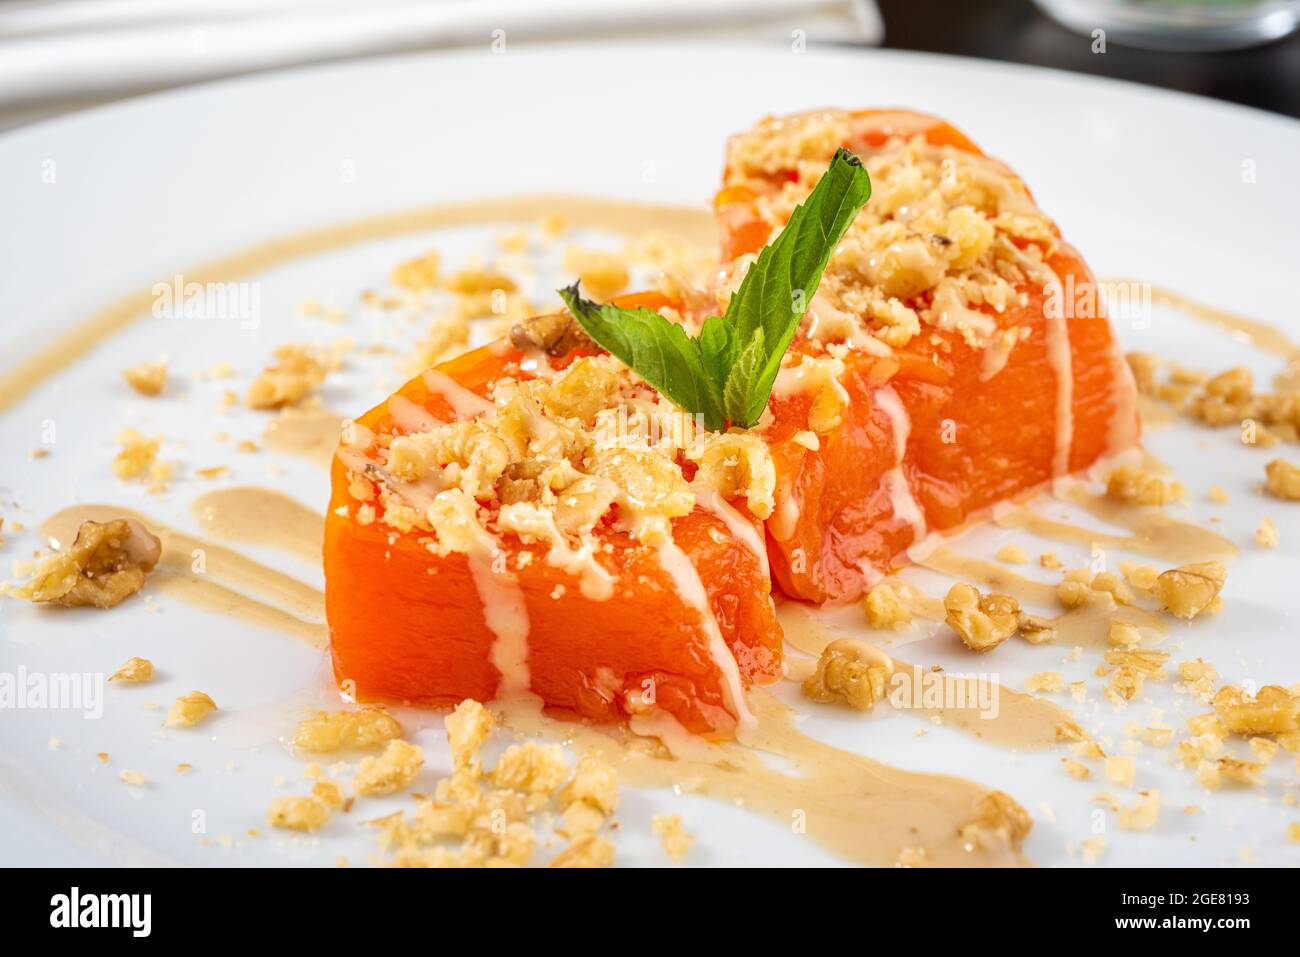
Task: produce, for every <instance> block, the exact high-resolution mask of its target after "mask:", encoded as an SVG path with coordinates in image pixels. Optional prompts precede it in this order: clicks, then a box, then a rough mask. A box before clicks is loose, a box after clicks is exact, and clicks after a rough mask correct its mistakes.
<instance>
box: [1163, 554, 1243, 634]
mask: <svg viewBox="0 0 1300 957" xmlns="http://www.w3.org/2000/svg"><path fill="white" fill-rule="evenodd" d="M1227 579H1228V570H1227V569H1226V568H1224V567H1223V566H1222V565H1221V564H1219V563H1218V562H1200V563H1197V564H1193V565H1180V566H1179V567H1178V568H1171V569H1170V570H1169V571H1167V572H1162V573H1161V574H1160V577H1159V578H1157V579H1156V593H1157V595H1158V596H1159V599H1160V604H1161V605H1162V606H1163V607H1164V608H1167V609H1168V610H1169V611H1170V612H1171V613H1172V614H1173V615H1174V616H1175V617H1178V618H1183V619H1186V620H1189V621H1190V620H1191V619H1193V618H1195V617H1196V616H1197V615H1199V614H1201V612H1203V611H1206V610H1207V609H1210V608H1211V606H1212V605H1213V604H1214V601H1215V599H1216V598H1218V597H1219V592H1220V591H1221V590H1222V589H1223V583H1224V582H1225V581H1227Z"/></svg>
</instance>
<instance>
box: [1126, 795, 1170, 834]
mask: <svg viewBox="0 0 1300 957" xmlns="http://www.w3.org/2000/svg"><path fill="white" fill-rule="evenodd" d="M1139 794H1140V795H1141V797H1140V800H1139V801H1138V802H1137V803H1136V804H1134V805H1133V806H1132V807H1126V808H1120V812H1119V826H1120V827H1122V828H1124V830H1126V831H1149V830H1151V828H1153V827H1155V825H1156V822H1157V821H1159V820H1160V792H1159V791H1157V790H1155V789H1154V788H1153V789H1152V790H1150V791H1141V792H1139Z"/></svg>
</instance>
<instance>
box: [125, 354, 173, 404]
mask: <svg viewBox="0 0 1300 957" xmlns="http://www.w3.org/2000/svg"><path fill="white" fill-rule="evenodd" d="M122 376H123V378H125V379H126V381H127V384H128V385H129V386H130V387H131V388H133V389H135V391H136V392H139V393H140V394H141V395H147V396H156V395H162V391H163V389H165V388H167V363H166V362H165V361H163V360H162V359H159V360H158V361H156V362H141V363H138V364H137V365H133V366H128V367H127V368H125V369H123V370H122Z"/></svg>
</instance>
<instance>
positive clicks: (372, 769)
mask: <svg viewBox="0 0 1300 957" xmlns="http://www.w3.org/2000/svg"><path fill="white" fill-rule="evenodd" d="M423 766H424V751H423V750H422V749H421V748H420V747H418V746H417V745H414V744H408V743H407V742H405V741H401V740H394V741H389V742H388V747H387V748H385V749H384V753H383V754H381V755H380V756H379V757H377V758H365V759H363V760H362V762H361V764H360V765H358V766H357V773H356V776H355V777H353V779H352V789H353V790H354V791H356V792H357V793H358V794H364V795H368V796H380V795H384V794H393V793H395V792H397V791H400V790H402V788H404V787H406V786H407V785H409V784H410V783H411V782H412V781H414V780H415V776H416V775H417V774H419V773H420V768H421V767H423Z"/></svg>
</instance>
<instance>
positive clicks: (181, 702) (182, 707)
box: [164, 691, 217, 728]
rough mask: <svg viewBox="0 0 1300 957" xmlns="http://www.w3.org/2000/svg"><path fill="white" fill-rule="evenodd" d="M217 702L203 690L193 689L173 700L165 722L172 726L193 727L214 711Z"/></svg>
mask: <svg viewBox="0 0 1300 957" xmlns="http://www.w3.org/2000/svg"><path fill="white" fill-rule="evenodd" d="M216 710H217V703H216V702H215V701H213V700H212V699H211V698H210V697H209V696H208V695H206V694H204V693H203V692H202V691H191V692H190V693H189V694H186V695H181V696H180V697H179V698H177V699H176V700H175V701H173V702H172V706H171V707H170V708H169V709H168V710H167V720H166V721H165V722H164V723H165V724H166V725H167V726H168V727H170V728H192V727H194V726H195V725H196V724H198V723H199V722H200V721H202V720H203V719H204V718H206V717H207V716H208V715H210V714H212V712H214V711H216Z"/></svg>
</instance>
